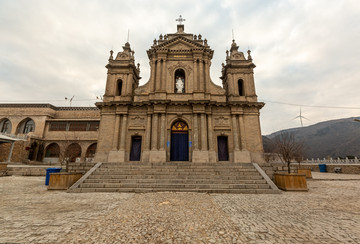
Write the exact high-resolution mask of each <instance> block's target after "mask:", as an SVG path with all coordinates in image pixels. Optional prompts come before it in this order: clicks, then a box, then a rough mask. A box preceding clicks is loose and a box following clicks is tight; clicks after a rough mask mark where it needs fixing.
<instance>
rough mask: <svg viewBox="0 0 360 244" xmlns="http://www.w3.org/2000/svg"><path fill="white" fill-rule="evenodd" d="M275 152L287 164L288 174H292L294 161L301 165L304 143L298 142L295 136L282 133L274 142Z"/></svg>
mask: <svg viewBox="0 0 360 244" xmlns="http://www.w3.org/2000/svg"><path fill="white" fill-rule="evenodd" d="M272 141H273V143H274V150H275V152H276V153H277V154H278V155H279V158H280V159H281V160H283V162H285V163H287V167H288V173H290V163H291V161H292V160H295V161H297V162H298V163H300V162H301V161H302V160H303V155H304V143H303V142H300V141H296V139H295V134H294V133H289V132H281V133H280V134H279V135H277V136H276V137H275V138H274V139H273V140H272Z"/></svg>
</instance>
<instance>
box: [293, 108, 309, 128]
mask: <svg viewBox="0 0 360 244" xmlns="http://www.w3.org/2000/svg"><path fill="white" fill-rule="evenodd" d="M297 118H300V123H301V127H303V121H302V119H303V118H304V119H307V118H305V117H304V116H302V115H301V107H300V114H299V115H298V116H296V117H295V118H294V119H297ZM307 120H308V119H307Z"/></svg>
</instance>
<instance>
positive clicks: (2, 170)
mask: <svg viewBox="0 0 360 244" xmlns="http://www.w3.org/2000/svg"><path fill="white" fill-rule="evenodd" d="M6 171H7V164H0V176H3V175H6Z"/></svg>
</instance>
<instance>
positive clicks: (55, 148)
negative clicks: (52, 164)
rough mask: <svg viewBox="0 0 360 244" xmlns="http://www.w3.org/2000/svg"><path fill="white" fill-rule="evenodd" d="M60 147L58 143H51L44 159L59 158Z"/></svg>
mask: <svg viewBox="0 0 360 244" xmlns="http://www.w3.org/2000/svg"><path fill="white" fill-rule="evenodd" d="M59 157H60V147H59V145H58V144H57V143H55V142H54V143H51V144H50V145H48V146H47V147H46V150H45V156H44V158H59Z"/></svg>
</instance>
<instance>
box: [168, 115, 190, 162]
mask: <svg viewBox="0 0 360 244" xmlns="http://www.w3.org/2000/svg"><path fill="white" fill-rule="evenodd" d="M170 160H171V161H189V127H188V125H187V124H186V123H185V122H184V121H176V122H175V123H174V124H173V125H172V126H171V147H170Z"/></svg>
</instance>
